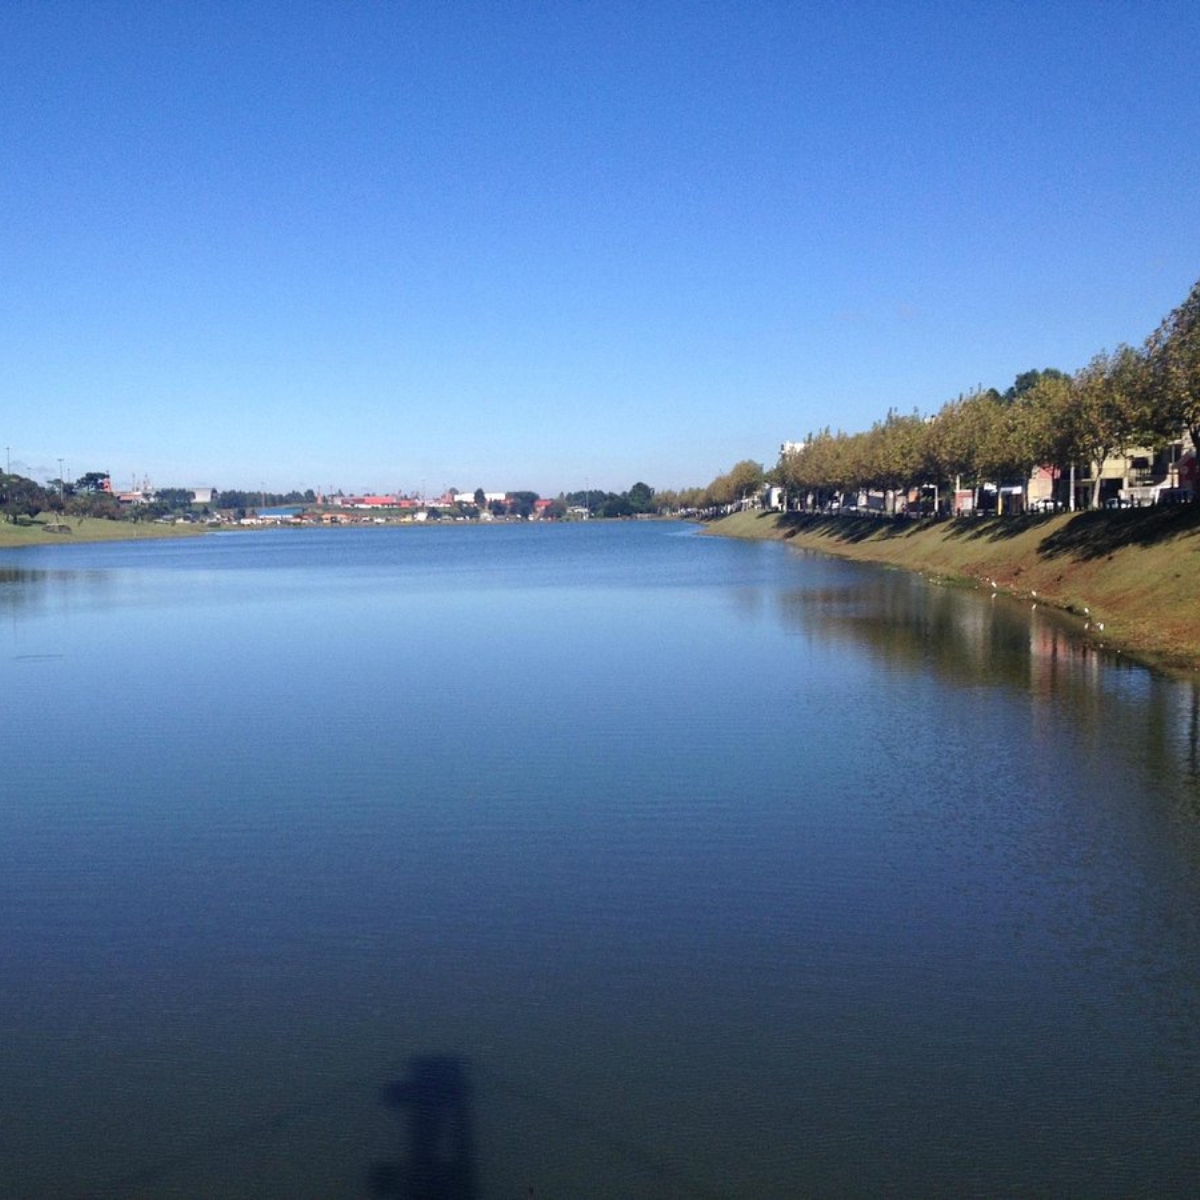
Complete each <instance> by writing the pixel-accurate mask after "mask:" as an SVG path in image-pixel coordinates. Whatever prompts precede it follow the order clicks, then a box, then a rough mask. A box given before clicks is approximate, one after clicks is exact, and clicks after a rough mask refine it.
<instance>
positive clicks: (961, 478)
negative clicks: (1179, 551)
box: [773, 281, 1200, 506]
mask: <svg viewBox="0 0 1200 1200" xmlns="http://www.w3.org/2000/svg"><path fill="white" fill-rule="evenodd" d="M1184 431H1186V432H1187V433H1188V434H1189V435H1190V437H1191V440H1192V444H1193V446H1197V447H1200V281H1198V282H1197V283H1196V284H1195V285H1194V286H1193V287H1192V290H1191V293H1190V294H1189V296H1188V298H1187V299H1186V300H1185V301H1184V302H1183V303H1182V304H1181V305H1180V306H1179V307H1178V308H1176V309H1174V310H1173V311H1172V312H1171V313H1170V314H1168V316H1167V317H1166V318H1165V319H1164V320H1163V321H1162V323H1161V324H1160V325H1159V327H1158V328H1157V329H1156V330H1155V331H1154V332H1153V333H1152V334H1151V335H1150V336H1149V337H1148V338H1147V339H1146V340H1145V342H1144V343H1143V344H1142V345H1141V346H1139V347H1133V346H1128V345H1121V346H1118V347H1117V348H1116V349H1115V350H1114V351H1112V352H1111V353H1109V352H1107V351H1101V352H1100V353H1098V354H1097V355H1095V356H1094V357H1093V358H1092V360H1091V361H1090V362H1089V363H1088V364H1087V365H1086V366H1084V367H1082V368H1080V369H1079V370H1077V371H1076V372H1074V373H1073V374H1067V373H1065V372H1063V371H1059V370H1056V369H1047V370H1041V371H1038V370H1033V371H1026V372H1024V373H1023V374H1021V375H1018V376H1017V378H1016V380H1015V382H1014V384H1013V386H1012V387H1010V388H1009V389H1008V390H1007V391H1005V392H1003V393H1001V392H998V391H996V390H995V389H994V388H989V389H988V390H986V391H979V392H975V393H973V394H971V395H968V396H965V397H964V396H960V397H959V398H957V399H955V400H951V401H949V402H947V403H946V404H944V405H943V406H942V407H941V408H940V409H939V410H938V411H937V412H936V413H934V414H932V415H930V416H923V415H922V414H921V413H919V412H913V413H910V414H902V413H898V412H896V411H894V410H893V411H890V412H889V413H888V414H887V415H886V416H885V417H884V418H883V419H882V420H880V421H876V422H875V424H874V425H872V426H871V428H870V429H869V430H866V431H864V432H860V433H845V432H843V431H841V430H837V431H836V432H835V431H834V430H832V429H830V428H829V427H826V428H825V429H822V430H820V431H818V432H816V433H810V434H809V435H808V437H807V438H806V439H805V441H804V442H803V443H802V444H801V445H800V447H799V448H798V449H796V450H794V451H792V452H790V453H786V454H783V455H782V456H781V458H780V461H779V465H778V467H777V468H776V469H775V471H774V472H773V479H774V482H776V483H778V484H779V485H781V486H782V487H784V488H785V489H787V491H788V492H789V493H791V494H792V495H794V496H808V497H810V498H811V499H812V500H813V501H814V502H815V503H817V504H821V503H823V502H825V501H828V500H829V499H831V498H832V497H833V496H834V495H836V494H838V493H845V492H857V491H863V490H880V491H885V492H902V491H904V490H906V489H910V488H915V487H918V486H933V487H937V488H939V489H948V488H950V487H952V486H956V485H962V486H968V487H971V486H980V485H982V484H985V483H990V484H993V485H1005V484H1011V485H1021V486H1024V485H1025V484H1026V483H1027V481H1028V480H1029V478H1030V477H1031V476H1032V474H1033V473H1034V470H1035V469H1036V468H1038V467H1048V468H1053V469H1057V471H1058V473H1059V474H1060V476H1061V477H1063V478H1065V477H1067V475H1068V474H1069V472H1070V471H1071V469H1072V468H1075V469H1077V470H1078V471H1079V473H1080V477H1081V478H1082V477H1085V476H1086V477H1089V478H1090V479H1091V489H1092V490H1091V504H1092V505H1093V506H1095V505H1096V504H1098V503H1099V499H1100V473H1101V468H1102V467H1103V464H1104V461H1105V460H1106V459H1107V458H1110V457H1112V456H1114V455H1118V454H1122V453H1125V452H1127V451H1129V450H1131V449H1134V448H1139V449H1151V450H1153V449H1158V448H1161V447H1163V446H1165V445H1168V444H1170V443H1171V442H1173V441H1177V440H1178V439H1179V438H1180V435H1181V434H1182V433H1183V432H1184Z"/></svg>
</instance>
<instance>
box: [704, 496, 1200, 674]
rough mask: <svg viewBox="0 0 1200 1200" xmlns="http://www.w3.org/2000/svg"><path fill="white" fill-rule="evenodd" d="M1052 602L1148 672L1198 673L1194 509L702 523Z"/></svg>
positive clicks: (763, 516) (1199, 569)
mask: <svg viewBox="0 0 1200 1200" xmlns="http://www.w3.org/2000/svg"><path fill="white" fill-rule="evenodd" d="M708 531H709V532H710V533H714V534H721V535H723V536H726V537H739V538H771V539H776V540H779V541H784V542H787V543H789V544H790V545H793V546H796V547H799V548H803V549H805V550H813V551H818V552H821V553H824V554H832V555H836V556H838V557H841V558H850V559H856V560H858V561H861V562H875V563H882V564H886V565H889V566H893V567H901V568H904V569H906V570H910V571H917V572H920V573H921V574H924V575H929V576H932V577H936V578H939V579H943V580H947V581H954V582H959V583H962V584H964V585H968V586H975V587H980V588H984V589H986V590H992V589H993V587H994V588H995V590H997V591H1004V592H1006V593H1010V594H1012V595H1016V596H1019V597H1024V598H1028V599H1029V600H1030V601H1031V602H1036V603H1045V604H1051V605H1054V606H1056V607H1058V608H1062V609H1065V610H1067V611H1070V612H1074V613H1077V614H1079V615H1080V616H1081V617H1083V618H1084V621H1083V632H1084V636H1086V637H1089V638H1091V639H1094V640H1096V641H1097V642H1103V643H1104V644H1106V645H1108V646H1112V647H1115V648H1120V649H1121V650H1123V651H1125V652H1127V653H1131V654H1134V655H1136V656H1137V657H1139V658H1141V659H1143V660H1145V661H1147V662H1149V663H1152V664H1154V665H1158V666H1167V667H1172V668H1185V669H1191V670H1196V669H1198V668H1200V504H1189V505H1180V506H1177V507H1162V508H1135V509H1120V510H1103V511H1097V512H1082V513H1062V514H1056V515H1050V516H1029V517H960V518H956V519H954V520H937V521H933V520H926V521H914V520H909V519H906V518H896V519H893V518H888V517H877V516H847V515H841V514H838V515H830V516H826V515H822V514H808V513H772V512H741V513H734V514H733V515H731V516H728V517H725V518H722V519H721V520H719V521H715V522H713V523H712V524H710V525H709V527H708Z"/></svg>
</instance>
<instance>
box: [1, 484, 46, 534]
mask: <svg viewBox="0 0 1200 1200" xmlns="http://www.w3.org/2000/svg"><path fill="white" fill-rule="evenodd" d="M57 498H58V497H57V496H55V497H54V499H56V500H57ZM50 499H51V498H50V496H49V495H48V494H47V492H46V490H45V489H44V488H43V487H41V486H40V485H39V484H37V483H35V482H34V481H33V480H32V479H26V478H25V476H23V475H0V510H3V512H4V515H5V516H6V517H7V518H8V521H9V523H10V524H13V525H16V524H19V523H20V521H21V519H22V518H24V519H26V520H30V519H32V518H33V517H36V516H37V515H38V513H40V512H44V511H45V510H46V509H47V508H49V507H50Z"/></svg>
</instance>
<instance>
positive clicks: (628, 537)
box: [0, 523, 1200, 1200]
mask: <svg viewBox="0 0 1200 1200" xmlns="http://www.w3.org/2000/svg"><path fill="white" fill-rule="evenodd" d="M0 673H2V675H0V678H2V679H3V684H4V690H3V694H4V697H5V706H6V712H5V719H4V721H3V722H0V772H2V779H3V783H2V788H3V790H2V793H0V912H2V913H3V932H2V936H0V1077H2V1078H3V1079H4V1080H5V1086H4V1088H3V1089H2V1090H0V1194H3V1195H13V1196H22V1197H28V1198H36V1197H43V1196H44V1197H60V1196H74V1195H79V1196H85V1195H87V1196H95V1195H100V1196H123V1197H124V1196H138V1197H142V1196H144V1197H152V1196H153V1197H160V1196H170V1195H180V1196H184V1195H188V1196H190V1195H205V1196H247V1195H255V1196H280V1197H284V1196H286V1197H308V1196H311V1197H330V1196H347V1197H348V1196H361V1195H365V1194H367V1190H368V1189H367V1179H368V1176H369V1173H370V1171H371V1168H372V1165H373V1164H375V1163H377V1162H379V1161H380V1160H384V1159H389V1158H390V1159H393V1160H395V1159H398V1158H399V1157H400V1156H401V1155H402V1154H403V1153H404V1151H405V1149H406V1144H405V1133H406V1129H407V1126H406V1125H405V1124H404V1120H403V1117H402V1114H399V1113H398V1111H397V1110H396V1109H394V1108H392V1109H389V1108H388V1107H387V1106H386V1105H384V1104H383V1103H382V1102H381V1096H382V1093H383V1088H384V1087H385V1085H386V1084H387V1083H388V1082H389V1081H390V1080H394V1079H397V1078H405V1077H408V1073H410V1072H411V1071H412V1069H413V1068H412V1065H411V1061H412V1060H413V1059H414V1058H418V1057H421V1056H430V1055H439V1056H449V1057H451V1058H453V1059H455V1060H458V1061H459V1062H461V1063H462V1064H463V1065H464V1070H465V1073H466V1077H467V1078H469V1080H470V1082H471V1093H470V1096H469V1106H470V1113H471V1134H472V1136H471V1138H470V1144H469V1148H468V1153H469V1155H470V1158H471V1160H472V1168H473V1174H474V1177H475V1179H476V1180H477V1188H476V1189H475V1190H474V1191H473V1192H472V1194H474V1195H478V1196H479V1197H483V1198H491V1197H496V1198H497V1200H499V1198H501V1197H525V1196H527V1195H528V1194H529V1189H530V1188H532V1189H533V1193H534V1195H536V1196H538V1197H542V1196H572V1197H593V1196H594V1197H607V1196H628V1197H641V1196H645V1197H660V1196H662V1197H666V1196H671V1197H674V1196H730V1197H764V1196H779V1197H789V1196H796V1195H817V1196H821V1195H848V1194H850V1195H853V1194H857V1195H863V1196H873V1195H880V1194H893V1195H912V1196H924V1195H931V1194H941V1195H964V1194H989V1195H1009V1194H1014V1193H1020V1192H1026V1193H1029V1192H1033V1193H1038V1194H1077V1195H1078V1194H1088V1195H1103V1194H1110V1195H1130V1194H1155V1195H1181V1196H1182V1195H1190V1194H1192V1193H1193V1192H1194V1190H1195V1180H1196V1178H1197V1172H1198V1171H1200V1153H1198V1152H1197V1149H1196V1138H1195V1129H1196V1122H1197V1117H1198V1116H1200V757H1198V754H1200V749H1198V738H1200V701H1198V697H1197V690H1196V686H1195V685H1194V684H1193V683H1191V682H1190V681H1183V682H1181V681H1179V680H1177V679H1167V678H1162V677H1158V676H1155V675H1152V674H1150V673H1148V672H1146V671H1145V670H1142V669H1141V668H1138V667H1132V666H1127V665H1124V664H1122V663H1121V662H1120V660H1117V659H1112V660H1110V659H1106V658H1105V657H1104V656H1103V655H1102V654H1100V653H1099V652H1097V651H1096V650H1095V649H1094V648H1091V647H1086V646H1082V645H1080V644H1079V643H1078V642H1077V641H1076V640H1075V636H1074V631H1073V629H1072V628H1071V627H1070V626H1069V625H1068V624H1067V623H1066V620H1065V619H1064V618H1063V617H1062V616H1061V615H1059V614H1055V613H1053V612H1045V611H1043V610H1041V609H1037V610H1035V609H1031V607H1030V606H1029V605H1027V604H1025V605H1021V604H1018V603H1016V602H1010V601H1007V600H1006V599H1004V598H1003V597H1001V598H998V599H993V598H991V597H989V596H981V595H980V594H978V593H975V592H968V591H961V590H956V589H950V588H939V587H936V586H934V585H932V584H930V583H929V582H928V581H926V580H924V579H921V578H920V577H917V576H913V575H908V574H905V573H902V572H895V571H886V570H881V569H879V568H875V567H869V566H863V565H860V564H854V563H847V562H840V561H835V560H831V559H826V558H821V557H817V556H814V555H806V554H803V553H798V552H795V551H792V550H790V549H789V548H787V547H786V546H784V545H781V544H779V543H774V542H768V543H754V542H740V541H731V540H724V539H718V538H706V537H700V536H697V535H696V534H695V531H694V530H692V529H691V528H690V527H688V526H685V525H681V524H672V523H622V524H616V523H595V524H580V525H573V526H569V525H559V526H538V525H520V526H516V525H514V526H498V527H494V528H486V527H469V528H466V527H461V526H456V527H442V528H408V529H395V528H391V529H378V530H374V529H365V530H312V531H291V530H279V531H269V532H262V533H252V534H239V533H232V534H217V535H213V536H211V537H205V538H195V539H189V540H185V541H179V542H163V541H158V542H153V543H146V544H136V543H107V544H97V545H80V546H73V547H72V546H53V547H46V548H45V549H29V550H22V551H12V552H5V553H0Z"/></svg>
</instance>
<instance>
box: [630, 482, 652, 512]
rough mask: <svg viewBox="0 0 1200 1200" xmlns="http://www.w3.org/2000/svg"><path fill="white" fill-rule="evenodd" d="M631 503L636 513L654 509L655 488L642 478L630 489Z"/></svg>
mask: <svg viewBox="0 0 1200 1200" xmlns="http://www.w3.org/2000/svg"><path fill="white" fill-rule="evenodd" d="M628 496H629V504H630V506H631V507H632V509H633V511H634V512H635V513H648V512H653V511H654V489H653V488H652V487H651V486H650V485H649V484H648V483H642V482H641V481H640V480H639V481H638V482H637V483H635V484H634V485H633V487H631V488H630V489H629V492H628Z"/></svg>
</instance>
